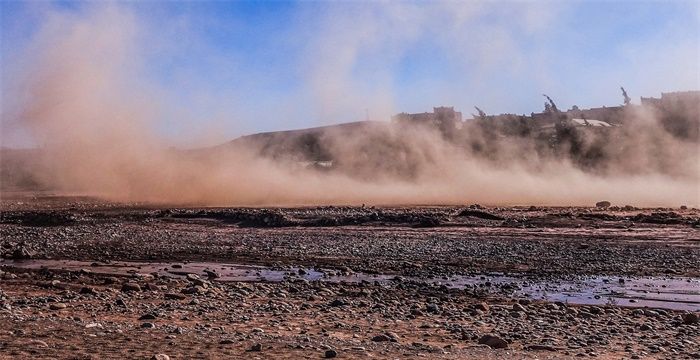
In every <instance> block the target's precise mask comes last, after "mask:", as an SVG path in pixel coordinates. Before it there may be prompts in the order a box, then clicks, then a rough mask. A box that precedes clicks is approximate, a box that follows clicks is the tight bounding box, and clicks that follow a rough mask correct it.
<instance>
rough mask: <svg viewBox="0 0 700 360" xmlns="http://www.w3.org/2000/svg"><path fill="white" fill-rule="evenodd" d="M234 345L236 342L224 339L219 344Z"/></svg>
mask: <svg viewBox="0 0 700 360" xmlns="http://www.w3.org/2000/svg"><path fill="white" fill-rule="evenodd" d="M233 343H234V341H233V340H231V339H223V340H221V341H219V344H221V345H229V344H233Z"/></svg>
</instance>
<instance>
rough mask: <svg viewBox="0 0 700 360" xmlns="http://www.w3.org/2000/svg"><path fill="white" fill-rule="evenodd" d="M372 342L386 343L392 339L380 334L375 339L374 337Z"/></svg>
mask: <svg viewBox="0 0 700 360" xmlns="http://www.w3.org/2000/svg"><path fill="white" fill-rule="evenodd" d="M372 341H374V342H385V341H391V338H390V337H389V336H388V335H386V334H379V335H375V336H374V337H372Z"/></svg>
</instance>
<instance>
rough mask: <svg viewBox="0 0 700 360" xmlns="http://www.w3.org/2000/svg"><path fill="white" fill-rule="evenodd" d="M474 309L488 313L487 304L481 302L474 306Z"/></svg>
mask: <svg viewBox="0 0 700 360" xmlns="http://www.w3.org/2000/svg"><path fill="white" fill-rule="evenodd" d="M474 308H475V309H477V310H481V311H489V304H487V303H484V302H482V303H479V304H476V305H474Z"/></svg>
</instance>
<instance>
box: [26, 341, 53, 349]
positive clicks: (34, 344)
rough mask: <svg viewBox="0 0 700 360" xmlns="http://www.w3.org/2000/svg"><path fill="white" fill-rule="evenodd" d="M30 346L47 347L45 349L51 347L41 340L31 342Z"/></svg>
mask: <svg viewBox="0 0 700 360" xmlns="http://www.w3.org/2000/svg"><path fill="white" fill-rule="evenodd" d="M29 345H30V346H38V347H45V348H46V347H49V344H47V343H46V342H44V341H41V340H32V341H30V342H29Z"/></svg>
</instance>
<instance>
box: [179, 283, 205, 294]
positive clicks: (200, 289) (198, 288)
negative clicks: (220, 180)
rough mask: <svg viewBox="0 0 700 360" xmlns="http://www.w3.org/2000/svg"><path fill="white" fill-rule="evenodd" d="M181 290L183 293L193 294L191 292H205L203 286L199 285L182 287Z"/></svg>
mask: <svg viewBox="0 0 700 360" xmlns="http://www.w3.org/2000/svg"><path fill="white" fill-rule="evenodd" d="M181 292H182V293H183V294H189V295H193V294H202V293H204V292H205V290H204V288H203V287H201V286H199V285H195V286H190V287H188V288H184V289H182V291H181Z"/></svg>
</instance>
